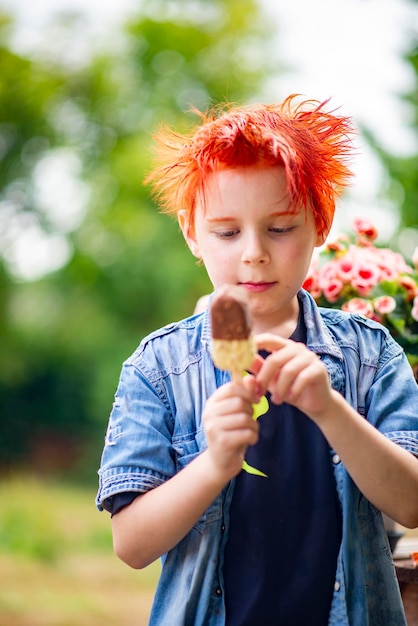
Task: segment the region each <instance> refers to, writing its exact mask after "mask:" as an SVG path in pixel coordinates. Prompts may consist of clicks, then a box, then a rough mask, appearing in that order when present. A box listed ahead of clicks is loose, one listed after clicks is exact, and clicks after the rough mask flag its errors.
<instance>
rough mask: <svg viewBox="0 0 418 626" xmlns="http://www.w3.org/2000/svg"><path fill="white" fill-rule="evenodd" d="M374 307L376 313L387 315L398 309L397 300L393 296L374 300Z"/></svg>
mask: <svg viewBox="0 0 418 626" xmlns="http://www.w3.org/2000/svg"><path fill="white" fill-rule="evenodd" d="M373 306H374V310H375V311H376V313H380V315H387V314H388V313H392V311H394V310H395V309H396V300H395V298H392V296H380V297H379V298H376V299H375V300H373Z"/></svg>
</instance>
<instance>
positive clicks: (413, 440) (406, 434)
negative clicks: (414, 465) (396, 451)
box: [386, 430, 418, 457]
mask: <svg viewBox="0 0 418 626" xmlns="http://www.w3.org/2000/svg"><path fill="white" fill-rule="evenodd" d="M386 436H387V437H388V438H389V439H390V440H391V441H393V442H394V443H396V444H397V445H398V446H400V447H401V448H403V449H404V450H407V451H408V452H411V453H412V454H413V455H414V456H417V457H418V430H410V431H404V430H393V431H392V432H390V433H386Z"/></svg>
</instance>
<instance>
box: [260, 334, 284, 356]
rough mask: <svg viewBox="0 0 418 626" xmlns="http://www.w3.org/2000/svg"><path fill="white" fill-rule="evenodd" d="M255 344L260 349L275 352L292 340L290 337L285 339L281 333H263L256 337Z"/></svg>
mask: <svg viewBox="0 0 418 626" xmlns="http://www.w3.org/2000/svg"><path fill="white" fill-rule="evenodd" d="M254 341H255V345H256V346H257V349H258V350H267V352H275V351H276V350H280V349H281V348H284V347H285V346H286V345H288V343H289V342H290V341H291V340H290V339H284V338H283V337H280V336H279V335H273V334H272V333H261V334H259V335H255V337H254Z"/></svg>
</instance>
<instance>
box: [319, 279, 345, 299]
mask: <svg viewBox="0 0 418 626" xmlns="http://www.w3.org/2000/svg"><path fill="white" fill-rule="evenodd" d="M343 287H344V285H343V283H342V282H341V281H340V280H338V278H333V279H331V280H330V281H329V282H328V283H327V284H326V285H324V286H323V287H322V292H323V294H324V296H325V298H326V299H327V300H328V302H337V300H338V297H339V295H340V293H341V290H342V288H343Z"/></svg>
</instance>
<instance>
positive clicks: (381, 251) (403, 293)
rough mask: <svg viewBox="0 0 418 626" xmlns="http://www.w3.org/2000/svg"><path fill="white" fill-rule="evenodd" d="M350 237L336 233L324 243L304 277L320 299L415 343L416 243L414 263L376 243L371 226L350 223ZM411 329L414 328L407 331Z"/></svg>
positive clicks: (417, 301) (417, 318) (417, 329)
mask: <svg viewBox="0 0 418 626" xmlns="http://www.w3.org/2000/svg"><path fill="white" fill-rule="evenodd" d="M353 230H354V237H351V238H350V237H349V236H347V235H340V236H339V237H338V238H337V239H336V240H335V241H332V242H329V243H327V245H326V246H325V248H324V249H323V250H322V251H321V253H320V254H319V256H318V257H316V258H315V259H314V260H313V261H312V264H311V267H310V270H309V273H308V275H307V277H306V280H305V282H304V285H303V286H304V288H305V289H306V290H307V291H309V292H310V293H311V294H312V296H313V297H314V298H315V300H316V301H317V302H318V304H320V305H323V306H328V307H329V306H331V307H332V308H341V309H343V310H346V311H352V312H358V313H362V314H363V315H365V316H366V317H370V318H373V319H376V320H377V321H379V322H381V323H382V324H385V325H386V326H388V328H389V329H390V330H391V332H392V331H393V332H392V334H393V335H394V336H396V337H395V338H396V339H399V335H400V334H402V335H403V339H404V341H403V342H402V341H399V343H401V344H402V345H405V342H406V341H407V339H406V338H407V337H408V338H409V339H408V340H410V341H413V342H414V343H417V344H418V334H416V333H418V327H416V323H417V322H418V272H417V270H418V248H417V250H416V251H415V253H414V255H413V259H412V261H413V264H414V266H415V267H412V266H411V265H408V264H407V263H406V262H405V260H404V258H403V256H402V255H401V254H399V253H397V252H394V251H392V250H390V249H389V248H379V247H377V246H376V245H375V244H374V241H375V239H376V238H377V230H376V228H375V226H374V225H373V224H372V223H371V222H370V221H369V220H366V219H362V218H358V219H356V220H354V223H353ZM411 333H412V334H411Z"/></svg>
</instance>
